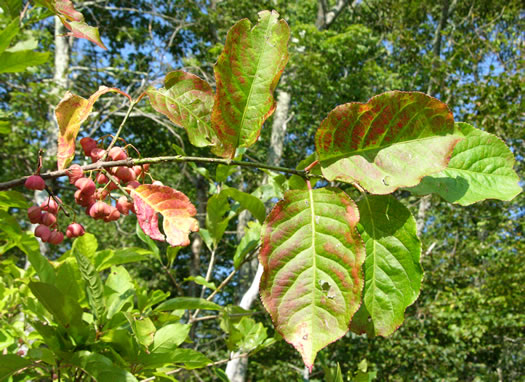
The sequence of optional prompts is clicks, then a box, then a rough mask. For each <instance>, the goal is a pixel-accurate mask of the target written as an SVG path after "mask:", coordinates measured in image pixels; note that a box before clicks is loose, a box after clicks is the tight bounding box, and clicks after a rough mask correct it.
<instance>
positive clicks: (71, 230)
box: [66, 223, 86, 239]
mask: <svg viewBox="0 0 525 382" xmlns="http://www.w3.org/2000/svg"><path fill="white" fill-rule="evenodd" d="M85 232H86V231H84V227H82V225H80V224H78V223H71V224H70V225H68V226H67V229H66V236H67V237H69V238H70V239H71V238H73V237H79V236H82V235H84V233H85Z"/></svg>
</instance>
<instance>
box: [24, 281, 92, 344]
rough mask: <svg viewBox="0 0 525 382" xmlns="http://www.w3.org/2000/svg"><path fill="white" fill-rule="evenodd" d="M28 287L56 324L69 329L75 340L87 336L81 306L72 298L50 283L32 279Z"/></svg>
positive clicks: (80, 339)
mask: <svg viewBox="0 0 525 382" xmlns="http://www.w3.org/2000/svg"><path fill="white" fill-rule="evenodd" d="M29 288H30V289H31V292H33V294H34V295H35V297H36V298H37V299H38V301H40V303H41V304H42V305H44V307H45V308H46V309H47V311H49V313H51V314H52V315H53V317H54V318H55V320H56V321H57V322H58V324H59V325H60V326H62V327H63V328H65V329H66V330H67V331H70V332H71V334H72V335H73V337H74V338H75V339H76V340H77V341H79V342H81V341H82V340H83V338H86V337H87V334H88V333H87V332H88V328H87V326H86V324H85V323H84V322H83V321H82V313H83V312H82V308H81V307H80V305H78V303H77V302H76V301H75V300H73V298H71V297H70V296H69V295H67V294H63V293H62V292H61V291H60V290H58V289H57V287H55V286H54V285H51V284H46V283H42V282H33V281H32V282H30V283H29Z"/></svg>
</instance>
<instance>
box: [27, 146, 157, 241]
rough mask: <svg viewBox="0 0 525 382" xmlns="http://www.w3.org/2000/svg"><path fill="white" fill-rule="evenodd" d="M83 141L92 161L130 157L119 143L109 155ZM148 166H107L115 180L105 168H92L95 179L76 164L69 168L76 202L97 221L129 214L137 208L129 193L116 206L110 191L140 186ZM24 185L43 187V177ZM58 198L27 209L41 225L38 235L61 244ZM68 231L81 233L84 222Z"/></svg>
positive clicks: (71, 234) (28, 179)
mask: <svg viewBox="0 0 525 382" xmlns="http://www.w3.org/2000/svg"><path fill="white" fill-rule="evenodd" d="M80 144H81V145H82V149H83V150H84V153H85V154H86V156H88V157H90V158H91V160H92V161H93V163H95V162H98V161H100V160H102V159H105V158H106V157H107V159H108V160H112V161H118V160H124V159H126V158H127V157H128V155H127V154H126V151H125V150H124V149H123V148H121V147H116V146H115V147H113V148H111V149H110V150H109V152H107V155H106V150H104V149H102V148H99V147H98V145H97V141H95V140H94V139H92V138H82V139H81V140H80ZM148 169H149V165H147V164H146V165H143V166H133V167H112V168H109V169H107V172H108V173H109V174H111V178H113V179H112V180H110V179H109V177H108V176H106V174H105V173H104V171H92V173H93V174H92V175H94V180H93V179H91V175H88V176H84V171H83V170H82V168H81V167H80V166H79V165H78V164H73V165H71V166H70V167H69V168H68V169H67V174H68V177H69V183H71V184H73V185H74V186H75V187H76V188H77V191H76V192H75V202H76V203H77V204H78V205H80V206H81V207H83V208H85V211H86V214H87V215H88V216H90V217H92V218H93V219H95V220H104V221H105V222H112V221H115V220H118V219H119V218H120V216H121V215H128V214H129V211H132V212H135V211H134V205H133V202H131V201H129V200H128V197H126V196H121V197H120V198H119V199H118V200H116V202H115V205H114V206H113V205H112V204H111V200H112V199H113V198H112V197H111V195H110V193H111V191H113V190H116V189H117V188H119V186H120V187H123V186H125V187H126V188H128V189H135V188H137V187H138V186H140V183H139V182H138V180H142V179H144V176H145V174H146V173H147V171H148ZM115 182H117V183H118V184H117V183H115ZM97 185H98V187H97ZM25 187H26V188H28V189H30V190H43V189H44V188H45V182H44V179H42V177H41V176H39V175H32V176H30V177H29V178H27V180H26V182H25ZM108 197H109V198H108ZM108 199H109V200H108ZM57 201H58V202H59V203H60V204H61V203H62V202H61V201H60V199H59V198H58V197H51V196H50V197H48V198H47V199H46V200H45V201H44V202H43V203H42V204H41V205H40V206H36V205H34V206H32V207H30V208H29V210H28V212H27V214H28V217H29V220H30V221H31V223H33V224H38V226H37V227H36V228H35V236H37V237H39V238H40V239H41V240H42V241H43V242H48V243H50V244H60V243H61V242H62V241H63V240H64V234H63V233H62V232H60V231H59V230H58V225H57V214H58V211H59V210H60V209H61V208H63V207H62V206H60V205H59V203H57ZM65 233H66V236H67V237H68V238H74V237H78V236H82V235H83V234H84V233H85V231H84V227H82V225H80V224H78V223H71V224H70V225H69V226H68V227H67V229H66V232H65Z"/></svg>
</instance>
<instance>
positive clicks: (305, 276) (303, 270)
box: [259, 188, 365, 369]
mask: <svg viewBox="0 0 525 382" xmlns="http://www.w3.org/2000/svg"><path fill="white" fill-rule="evenodd" d="M358 221H359V212H358V210H357V207H356V205H355V203H354V202H353V201H352V199H350V198H349V197H348V195H346V194H345V193H344V192H343V191H341V190H340V189H337V188H322V189H315V190H306V191H304V190H293V191H288V192H287V193H286V194H285V197H284V200H282V201H280V202H279V203H277V205H276V206H275V207H274V208H273V210H272V212H271V213H270V214H269V215H268V217H267V218H266V221H265V223H264V226H263V233H262V237H261V240H262V247H261V251H260V254H259V261H260V263H261V264H262V266H263V267H264V273H263V276H262V279H261V287H260V293H261V300H262V302H263V304H264V306H265V308H266V310H268V312H269V313H270V315H271V316H272V321H273V322H274V325H275V327H276V329H277V331H278V332H279V333H280V334H281V335H282V336H283V337H284V338H285V339H286V341H287V342H289V343H291V344H292V345H293V346H294V347H295V348H296V349H297V350H298V351H299V352H300V353H301V356H302V357H303V361H304V363H305V365H306V366H307V367H308V368H310V369H311V368H312V367H313V363H314V360H315V357H316V355H317V352H319V350H321V349H322V348H324V347H325V346H327V345H328V344H330V343H332V342H334V341H335V340H337V339H339V338H340V337H342V336H343V335H344V334H345V333H346V332H347V331H348V326H349V324H350V320H351V318H352V316H353V314H354V313H355V312H356V311H357V309H358V308H359V304H360V300H361V290H362V288H363V277H362V272H361V266H362V264H363V261H364V259H365V254H364V248H363V242H362V240H361V238H360V237H359V234H358V233H357V229H356V225H357V222H358Z"/></svg>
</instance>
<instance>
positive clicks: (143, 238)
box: [135, 221, 160, 258]
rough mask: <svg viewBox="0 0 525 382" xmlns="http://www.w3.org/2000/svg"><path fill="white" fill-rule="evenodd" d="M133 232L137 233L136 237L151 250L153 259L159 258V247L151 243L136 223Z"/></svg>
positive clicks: (150, 239)
mask: <svg viewBox="0 0 525 382" xmlns="http://www.w3.org/2000/svg"><path fill="white" fill-rule="evenodd" d="M135 232H136V233H137V236H138V238H139V239H140V240H141V241H142V242H143V243H145V244H146V245H147V246H148V247H149V249H151V251H152V252H153V254H154V255H155V257H157V258H158V257H159V256H160V251H159V247H157V244H155V241H153V239H152V238H150V237H149V236H148V235H146V234H145V233H144V231H143V230H142V228H140V224H139V222H138V221H137V224H136V226H135Z"/></svg>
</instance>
